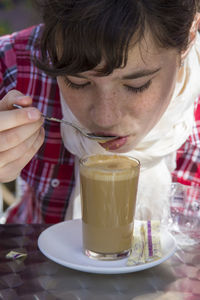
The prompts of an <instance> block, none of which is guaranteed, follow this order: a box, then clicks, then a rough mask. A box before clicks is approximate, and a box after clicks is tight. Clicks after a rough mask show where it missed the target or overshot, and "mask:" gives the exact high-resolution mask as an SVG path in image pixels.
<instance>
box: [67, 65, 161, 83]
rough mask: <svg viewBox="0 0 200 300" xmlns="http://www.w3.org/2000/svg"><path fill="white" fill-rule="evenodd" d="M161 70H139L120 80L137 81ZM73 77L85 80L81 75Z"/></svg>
mask: <svg viewBox="0 0 200 300" xmlns="http://www.w3.org/2000/svg"><path fill="white" fill-rule="evenodd" d="M160 70H161V68H158V69H155V70H148V69H147V70H140V71H138V72H134V73H131V74H128V75H125V76H123V77H122V78H121V79H125V80H128V79H137V78H141V77H146V76H150V75H153V74H155V73H157V72H159V71H160ZM92 75H93V76H97V75H98V73H95V74H92ZM72 76H73V77H78V78H84V79H87V78H86V77H85V76H83V75H81V74H74V75H72Z"/></svg>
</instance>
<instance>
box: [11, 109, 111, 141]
mask: <svg viewBox="0 0 200 300" xmlns="http://www.w3.org/2000/svg"><path fill="white" fill-rule="evenodd" d="M13 107H15V108H23V106H21V105H18V104H13ZM41 115H42V116H43V117H44V118H45V119H46V120H49V121H53V122H59V123H64V124H65V125H69V126H72V127H73V128H75V129H76V130H78V131H79V132H80V133H81V134H82V135H84V136H85V137H87V138H88V139H91V140H95V141H97V142H99V143H106V142H108V141H112V140H115V139H116V138H117V136H101V135H96V134H95V133H89V132H85V131H84V129H82V128H80V127H79V126H78V125H75V124H73V123H70V122H67V121H65V120H61V119H57V118H52V117H48V116H45V115H44V114H42V113H41Z"/></svg>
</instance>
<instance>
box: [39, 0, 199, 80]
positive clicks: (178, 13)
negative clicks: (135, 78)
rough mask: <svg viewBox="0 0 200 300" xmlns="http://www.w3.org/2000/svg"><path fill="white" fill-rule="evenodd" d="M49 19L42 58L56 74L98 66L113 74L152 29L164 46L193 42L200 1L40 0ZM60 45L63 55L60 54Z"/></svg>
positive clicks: (180, 47) (46, 67)
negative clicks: (192, 30)
mask: <svg viewBox="0 0 200 300" xmlns="http://www.w3.org/2000/svg"><path fill="white" fill-rule="evenodd" d="M37 2H38V5H39V7H40V8H41V9H42V17H43V21H44V28H43V33H42V36H41V39H40V50H41V57H40V60H37V61H36V65H37V66H38V67H39V68H41V69H42V70H44V71H45V72H47V73H48V74H49V75H51V76H59V75H67V74H68V75H70V74H71V75H73V74H76V73H80V72H84V71H87V70H91V69H93V68H95V67H96V66H97V65H98V64H99V63H100V62H101V61H102V59H103V60H104V61H105V66H104V67H103V69H102V70H100V72H101V73H102V74H105V75H106V74H110V73H112V71H113V70H114V69H116V68H119V67H123V66H125V65H126V63H127V55H128V49H129V46H130V41H132V40H133V38H134V41H135V42H138V41H140V40H141V39H142V37H143V36H144V31H145V29H146V28H148V29H150V31H151V33H152V36H153V37H154V40H155V41H156V43H157V44H158V46H159V47H164V48H176V49H178V50H179V51H182V50H184V49H186V47H187V45H188V36H189V30H190V27H191V25H192V22H193V19H194V16H195V14H196V12H197V10H198V8H199V3H200V0H37ZM58 49H59V50H60V55H58Z"/></svg>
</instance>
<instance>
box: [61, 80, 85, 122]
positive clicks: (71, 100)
mask: <svg viewBox="0 0 200 300" xmlns="http://www.w3.org/2000/svg"><path fill="white" fill-rule="evenodd" d="M57 82H58V86H59V89H60V91H61V93H62V95H63V97H64V99H65V101H66V103H67V105H68V106H69V108H70V110H71V111H72V113H73V114H74V115H75V117H76V118H77V119H79V120H80V121H81V120H82V119H84V112H85V111H86V108H85V104H86V102H84V101H83V99H82V98H81V92H80V91H74V90H72V89H70V88H68V87H67V86H66V84H65V82H64V80H63V79H62V78H60V77H58V78H57Z"/></svg>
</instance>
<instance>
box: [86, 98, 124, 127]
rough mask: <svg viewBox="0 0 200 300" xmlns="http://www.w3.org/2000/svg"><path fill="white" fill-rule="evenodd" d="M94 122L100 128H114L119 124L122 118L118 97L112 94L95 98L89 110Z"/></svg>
mask: <svg viewBox="0 0 200 300" xmlns="http://www.w3.org/2000/svg"><path fill="white" fill-rule="evenodd" d="M90 115H91V118H92V121H93V123H94V124H96V125H97V126H98V127H100V128H105V129H109V128H114V127H116V126H117V125H119V124H120V122H121V120H122V118H123V112H122V107H121V104H120V101H119V99H118V97H116V96H115V95H114V94H113V95H110V96H109V95H101V96H99V97H97V98H96V100H95V101H94V102H93V105H92V107H91V110H90Z"/></svg>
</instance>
